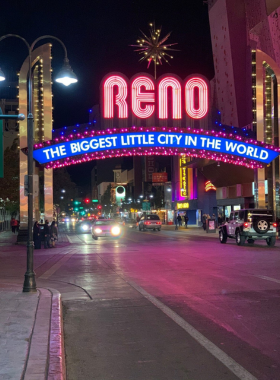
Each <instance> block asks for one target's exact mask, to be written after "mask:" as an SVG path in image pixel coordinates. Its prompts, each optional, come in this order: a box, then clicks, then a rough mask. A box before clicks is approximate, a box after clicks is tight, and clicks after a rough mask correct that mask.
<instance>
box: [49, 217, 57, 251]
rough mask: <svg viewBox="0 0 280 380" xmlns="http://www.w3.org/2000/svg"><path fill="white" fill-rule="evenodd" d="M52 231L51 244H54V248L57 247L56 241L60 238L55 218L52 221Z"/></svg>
mask: <svg viewBox="0 0 280 380" xmlns="http://www.w3.org/2000/svg"><path fill="white" fill-rule="evenodd" d="M50 232H51V234H50V235H51V239H50V245H51V246H52V248H55V242H56V240H57V239H58V231H57V226H56V222H55V221H54V220H53V221H52V224H51V229H50Z"/></svg>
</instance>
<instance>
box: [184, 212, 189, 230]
mask: <svg viewBox="0 0 280 380" xmlns="http://www.w3.org/2000/svg"><path fill="white" fill-rule="evenodd" d="M184 218H185V228H188V221H189V218H188V215H187V213H186V214H185V216H184Z"/></svg>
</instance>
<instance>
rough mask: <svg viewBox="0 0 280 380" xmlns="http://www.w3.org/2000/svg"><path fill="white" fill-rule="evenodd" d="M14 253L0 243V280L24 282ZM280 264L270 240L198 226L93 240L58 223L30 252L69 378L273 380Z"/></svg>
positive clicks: (277, 358) (279, 335)
mask: <svg viewBox="0 0 280 380" xmlns="http://www.w3.org/2000/svg"><path fill="white" fill-rule="evenodd" d="M2 236H3V235H2ZM17 249H18V252H16V253H15V254H12V256H10V255H9V252H8V251H9V250H8V247H6V246H5V240H3V239H2V240H1V257H2V259H3V262H4V263H5V265H4V266H2V267H1V268H0V274H1V275H2V281H5V282H20V281H21V280H22V278H23V273H24V265H25V249H23V247H17ZM15 258H16V261H17V265H14V264H13V263H14V262H15ZM279 269H280V258H279V242H277V244H276V247H275V248H268V247H266V246H265V245H264V244H263V243H258V244H256V245H255V246H248V245H246V246H244V247H237V246H236V244H235V241H234V240H229V242H228V243H227V244H225V245H221V244H220V242H219V240H218V237H217V236H213V235H210V234H209V235H208V234H205V232H204V231H202V230H200V229H189V230H188V231H185V230H184V229H183V228H182V229H181V230H180V231H174V230H173V228H172V230H171V228H169V230H168V229H166V230H164V228H163V229H162V231H161V232H155V231H151V232H139V231H138V230H135V231H126V232H125V234H124V236H123V237H122V238H120V239H119V240H105V239H104V240H102V239H99V240H98V241H94V240H92V238H91V235H90V234H75V230H74V229H71V230H70V229H67V228H66V226H63V225H60V238H59V241H58V246H57V248H55V249H49V250H44V249H42V250H41V251H35V271H36V275H37V286H41V287H48V286H49V287H52V288H55V289H57V290H58V291H60V292H61V294H62V301H63V307H64V333H65V337H64V338H65V350H66V367H67V379H68V380H79V379H100V380H101V379H102V380H104V379H111V378H113V379H122V380H124V379H145V380H146V379H191V380H205V379H207V380H208V379H209V380H210V379H225V380H227V379H267V380H272V379H280V374H279V373H280V371H279V366H280V355H279V352H280V327H279V314H280V302H279V301H280V275H279V273H280V270H279ZM21 276H22V277H21Z"/></svg>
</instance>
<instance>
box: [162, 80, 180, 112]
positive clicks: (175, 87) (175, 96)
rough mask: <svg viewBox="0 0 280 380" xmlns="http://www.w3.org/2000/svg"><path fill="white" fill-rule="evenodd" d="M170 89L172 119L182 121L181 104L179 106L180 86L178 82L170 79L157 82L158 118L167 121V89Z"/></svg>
mask: <svg viewBox="0 0 280 380" xmlns="http://www.w3.org/2000/svg"><path fill="white" fill-rule="evenodd" d="M168 87H171V88H172V118H173V119H182V104H181V85H180V83H179V81H178V80H177V79H175V78H172V77H166V78H164V79H162V80H161V81H160V82H159V85H158V117H159V118H160V119H167V117H168V115H167V114H168V102H167V89H168Z"/></svg>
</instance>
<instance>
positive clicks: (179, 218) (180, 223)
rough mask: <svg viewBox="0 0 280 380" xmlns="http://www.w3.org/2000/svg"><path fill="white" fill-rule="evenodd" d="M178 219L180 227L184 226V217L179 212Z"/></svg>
mask: <svg viewBox="0 0 280 380" xmlns="http://www.w3.org/2000/svg"><path fill="white" fill-rule="evenodd" d="M177 220H178V225H179V227H181V226H182V217H181V215H180V214H178V216H177Z"/></svg>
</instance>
